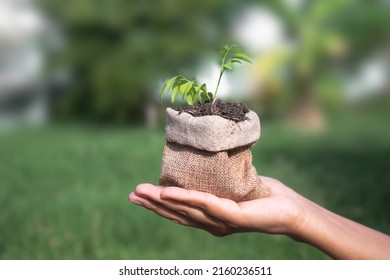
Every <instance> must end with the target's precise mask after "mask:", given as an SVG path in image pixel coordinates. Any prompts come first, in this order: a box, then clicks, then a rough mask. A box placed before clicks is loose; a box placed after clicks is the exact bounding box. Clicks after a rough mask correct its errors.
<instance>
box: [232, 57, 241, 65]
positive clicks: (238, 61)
mask: <svg viewBox="0 0 390 280" xmlns="http://www.w3.org/2000/svg"><path fill="white" fill-rule="evenodd" d="M232 63H240V64H242V61H241V60H239V59H235V58H233V59H232Z"/></svg>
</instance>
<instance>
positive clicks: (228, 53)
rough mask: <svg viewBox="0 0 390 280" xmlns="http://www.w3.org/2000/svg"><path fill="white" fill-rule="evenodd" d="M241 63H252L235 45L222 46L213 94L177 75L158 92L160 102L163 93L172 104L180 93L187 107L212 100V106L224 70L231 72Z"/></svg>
mask: <svg viewBox="0 0 390 280" xmlns="http://www.w3.org/2000/svg"><path fill="white" fill-rule="evenodd" d="M242 62H248V63H252V61H251V60H250V58H249V57H248V56H247V55H246V54H245V53H244V51H243V49H242V48H240V47H239V46H237V45H234V44H233V45H224V46H223V49H222V50H221V68H220V73H219V78H218V83H217V87H216V89H215V91H214V93H212V92H209V91H208V90H207V85H206V84H205V83H203V84H202V85H199V84H198V82H197V81H195V80H189V79H187V78H186V77H184V76H183V75H178V76H175V77H172V78H170V79H169V80H167V81H166V82H165V83H164V85H163V86H162V88H161V90H160V101H161V100H162V95H163V93H164V92H167V93H168V94H169V93H170V94H171V102H172V103H173V102H174V101H175V99H176V97H177V95H178V94H179V93H180V96H181V98H182V100H186V101H187V104H188V105H194V104H196V103H197V102H198V101H200V102H201V103H204V102H205V101H206V100H212V102H213V104H214V102H215V100H217V93H218V88H219V84H220V82H221V78H222V76H223V73H225V70H232V69H233V64H234V63H239V64H242Z"/></svg>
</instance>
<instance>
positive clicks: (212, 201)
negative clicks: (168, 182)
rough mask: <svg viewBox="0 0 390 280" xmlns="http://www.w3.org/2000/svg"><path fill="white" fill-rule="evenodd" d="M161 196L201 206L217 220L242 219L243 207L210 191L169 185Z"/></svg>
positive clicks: (200, 207) (181, 202)
mask: <svg viewBox="0 0 390 280" xmlns="http://www.w3.org/2000/svg"><path fill="white" fill-rule="evenodd" d="M160 197H161V198H162V199H166V200H171V201H175V202H177V203H180V204H185V205H191V206H193V207H196V208H199V209H201V210H202V211H203V212H204V213H207V215H209V216H211V217H214V218H215V219H217V220H222V221H229V222H231V221H235V220H239V219H240V213H241V209H240V207H239V206H238V204H237V203H236V202H234V201H233V200H230V199H225V198H219V197H217V196H215V195H212V194H210V193H206V192H199V191H193V190H185V189H182V188H177V187H167V188H164V189H163V190H161V194H160Z"/></svg>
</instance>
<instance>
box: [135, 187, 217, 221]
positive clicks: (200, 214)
mask: <svg viewBox="0 0 390 280" xmlns="http://www.w3.org/2000/svg"><path fill="white" fill-rule="evenodd" d="M162 191H163V188H160V187H156V186H153V185H150V184H142V185H139V186H137V188H136V194H137V195H138V196H141V197H144V198H147V199H148V200H149V201H154V202H155V203H158V205H160V206H163V207H164V208H165V209H169V211H170V213H174V212H176V213H179V214H181V215H184V216H186V217H188V219H190V220H191V221H193V222H195V223H198V224H203V225H205V226H208V227H210V226H212V227H220V226H222V225H221V222H220V221H219V220H218V219H216V218H215V217H212V216H210V215H208V214H206V213H205V212H204V211H203V209H199V208H198V207H193V206H191V205H188V204H183V203H179V202H176V201H171V200H167V199H162V198H161V193H162Z"/></svg>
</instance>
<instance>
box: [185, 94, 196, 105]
mask: <svg viewBox="0 0 390 280" xmlns="http://www.w3.org/2000/svg"><path fill="white" fill-rule="evenodd" d="M186 100H187V103H188V105H194V99H193V96H192V95H190V94H187V96H186Z"/></svg>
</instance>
